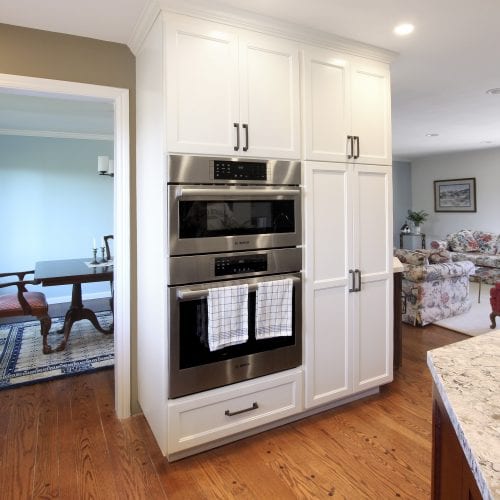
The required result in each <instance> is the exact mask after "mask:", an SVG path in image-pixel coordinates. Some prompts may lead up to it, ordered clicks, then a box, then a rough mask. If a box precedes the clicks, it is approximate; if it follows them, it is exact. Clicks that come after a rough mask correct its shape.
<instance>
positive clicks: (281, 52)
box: [239, 31, 300, 158]
mask: <svg viewBox="0 0 500 500" xmlns="http://www.w3.org/2000/svg"><path fill="white" fill-rule="evenodd" d="M239 75H240V117H241V122H242V124H243V126H246V127H248V128H244V129H243V131H242V142H243V145H244V146H245V149H247V151H246V154H248V155H250V156H260V157H264V158H300V106H299V105H300V96H299V49H298V45H297V44H296V43H294V42H291V41H289V40H283V39H280V38H274V37H268V36H264V35H261V34H258V33H253V32H247V31H240V73H239ZM247 137H248V141H247Z"/></svg>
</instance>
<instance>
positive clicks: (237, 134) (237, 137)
mask: <svg viewBox="0 0 500 500" xmlns="http://www.w3.org/2000/svg"><path fill="white" fill-rule="evenodd" d="M233 127H234V128H235V129H236V146H234V150H235V151H238V149H240V124H239V123H233Z"/></svg>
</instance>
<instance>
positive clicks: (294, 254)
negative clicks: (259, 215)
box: [168, 248, 302, 398]
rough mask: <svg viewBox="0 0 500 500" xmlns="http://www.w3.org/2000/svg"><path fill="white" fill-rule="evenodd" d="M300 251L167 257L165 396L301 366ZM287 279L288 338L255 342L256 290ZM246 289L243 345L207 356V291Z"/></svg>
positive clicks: (260, 251) (211, 352) (219, 350)
mask: <svg viewBox="0 0 500 500" xmlns="http://www.w3.org/2000/svg"><path fill="white" fill-rule="evenodd" d="M301 265H302V251H301V249H300V248H280V249H274V250H258V251H251V252H231V253H222V254H207V255H195V256H181V257H172V258H171V259H170V266H169V288H168V303H169V318H170V319H169V321H170V325H169V326H170V328H169V331H170V340H169V343H170V345H169V352H170V356H169V397H170V398H177V397H180V396H184V395H188V394H193V393H197V392H201V391H204V390H208V389H213V388H216V387H221V386H224V385H227V384H232V383H235V382H239V381H242V380H248V379H252V378H255V377H259V376H263V375H267V374H270V373H276V372H279V371H282V370H286V369H290V368H293V367H296V366H299V365H300V364H301V362H302V327H301V325H302V278H301V272H300V270H301ZM288 279H290V280H291V281H292V284H293V288H292V309H291V320H292V321H291V325H292V334H291V335H290V336H283V337H275V338H266V339H257V338H256V335H255V314H256V289H257V286H258V285H259V283H262V282H265V281H273V282H279V281H280V280H288ZM242 284H247V285H248V340H247V341H246V342H244V343H240V344H238V345H231V346H228V347H225V348H222V349H218V350H215V351H211V350H210V349H209V347H208V346H207V345H206V342H205V341H204V338H206V335H207V327H208V326H207V323H208V321H207V296H208V293H209V290H210V289H212V288H219V287H229V286H233V285H242Z"/></svg>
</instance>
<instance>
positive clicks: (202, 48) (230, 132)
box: [165, 15, 239, 154]
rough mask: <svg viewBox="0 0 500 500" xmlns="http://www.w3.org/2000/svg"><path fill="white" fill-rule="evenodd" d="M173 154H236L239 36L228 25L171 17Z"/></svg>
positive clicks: (169, 119)
mask: <svg viewBox="0 0 500 500" xmlns="http://www.w3.org/2000/svg"><path fill="white" fill-rule="evenodd" d="M165 47H166V84H167V88H166V107H167V109H166V119H167V127H166V128H167V144H168V150H169V151H171V152H177V153H201V154H210V153H212V154H235V150H234V147H235V146H236V142H237V130H236V127H235V126H234V123H237V122H238V115H239V110H238V108H239V102H238V38H237V32H236V31H232V30H231V29H230V28H228V27H227V26H225V25H218V24H216V23H210V22H207V21H200V20H197V19H192V18H188V17H182V16H175V15H168V16H166V45H165Z"/></svg>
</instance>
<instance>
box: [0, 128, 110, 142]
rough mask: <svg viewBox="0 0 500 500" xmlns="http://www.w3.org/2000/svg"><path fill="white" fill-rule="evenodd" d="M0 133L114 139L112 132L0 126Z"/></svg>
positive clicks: (56, 137)
mask: <svg viewBox="0 0 500 500" xmlns="http://www.w3.org/2000/svg"><path fill="white" fill-rule="evenodd" d="M0 135H17V136H24V137H49V138H51V139H81V140H87V141H111V142H113V141H114V136H113V134H85V133H81V132H57V131H54V130H15V129H9V128H2V129H0Z"/></svg>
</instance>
